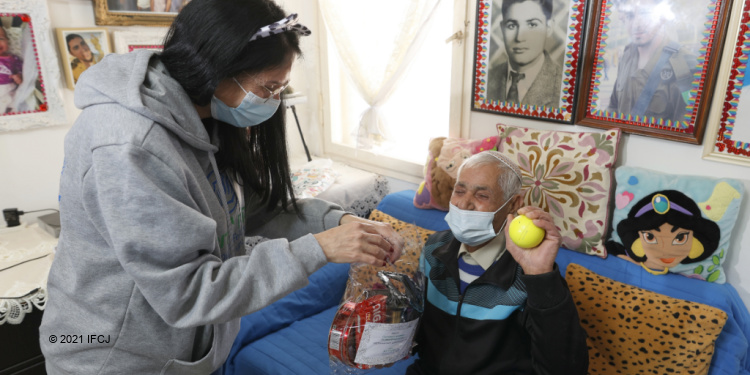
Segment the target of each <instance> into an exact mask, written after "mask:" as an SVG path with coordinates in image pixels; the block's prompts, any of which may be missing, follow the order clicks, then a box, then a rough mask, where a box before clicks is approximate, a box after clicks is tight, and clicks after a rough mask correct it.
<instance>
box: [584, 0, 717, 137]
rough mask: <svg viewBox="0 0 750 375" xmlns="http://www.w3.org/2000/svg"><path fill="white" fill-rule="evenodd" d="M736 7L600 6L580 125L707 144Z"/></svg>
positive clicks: (699, 0) (693, 1)
mask: <svg viewBox="0 0 750 375" xmlns="http://www.w3.org/2000/svg"><path fill="white" fill-rule="evenodd" d="M730 5H731V4H730V1H729V0H603V1H596V2H594V5H593V6H592V14H593V15H594V17H592V21H593V22H592V25H590V27H589V32H588V34H589V36H590V39H589V41H590V43H588V44H587V48H586V55H587V56H589V59H587V61H586V62H585V63H584V67H583V69H582V77H587V79H582V80H581V93H582V96H583V97H584V98H585V100H582V101H581V102H580V103H579V108H578V111H577V119H576V124H580V125H586V126H593V127H599V128H605V129H606V128H612V127H617V128H620V129H622V130H623V131H625V132H628V133H635V134H641V135H646V136H651V137H657V138H664V139H669V140H675V141H681V142H687V143H693V144H700V143H701V141H702V138H703V133H704V127H705V123H706V117H707V115H708V111H709V107H710V101H711V100H710V95H711V92H712V91H713V87H714V81H715V79H716V71H717V70H718V69H717V66H718V65H717V64H718V62H719V57H720V55H721V45H722V44H723V42H724V35H725V33H726V20H727V13H728V9H729V7H730Z"/></svg>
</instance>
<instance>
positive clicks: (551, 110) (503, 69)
mask: <svg viewBox="0 0 750 375" xmlns="http://www.w3.org/2000/svg"><path fill="white" fill-rule="evenodd" d="M585 3H586V2H585V1H583V0H479V1H478V2H477V30H476V31H477V33H476V44H475V54H474V56H475V62H474V81H473V100H472V110H475V111H485V112H492V113H498V114H507V115H513V116H521V117H530V118H535V119H545V120H551V121H556V122H563V123H572V121H573V118H574V116H573V114H574V109H575V98H576V77H577V75H578V66H579V61H580V59H579V55H580V49H581V45H582V36H583V28H584V18H585Z"/></svg>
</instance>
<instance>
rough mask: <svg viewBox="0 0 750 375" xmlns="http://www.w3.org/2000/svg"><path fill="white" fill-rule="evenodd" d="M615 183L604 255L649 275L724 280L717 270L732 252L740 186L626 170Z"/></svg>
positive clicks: (727, 181) (729, 181) (617, 173)
mask: <svg viewBox="0 0 750 375" xmlns="http://www.w3.org/2000/svg"><path fill="white" fill-rule="evenodd" d="M615 179H616V181H617V188H616V190H615V210H614V214H613V218H612V228H613V231H612V235H611V238H610V239H609V241H607V243H606V246H607V251H608V253H610V254H612V255H617V256H619V257H621V258H624V259H627V260H630V261H632V262H634V263H637V264H640V265H641V266H642V267H643V268H644V269H646V270H647V271H649V272H650V273H653V274H664V273H667V272H675V273H679V274H682V275H685V276H688V277H692V278H697V279H702V280H706V281H709V282H715V283H720V284H721V283H725V282H726V275H725V274H724V270H723V269H722V267H721V266H722V263H723V262H724V259H726V255H727V251H730V249H731V241H730V239H731V235H732V229H733V228H734V223H735V221H736V220H737V215H738V213H739V209H740V203H741V202H742V195H743V194H744V186H743V184H741V183H740V182H739V181H736V180H732V179H728V178H721V179H714V178H708V177H698V176H684V175H671V174H666V173H660V172H654V171H650V170H646V169H641V168H634V167H626V166H623V167H619V168H617V169H616V170H615Z"/></svg>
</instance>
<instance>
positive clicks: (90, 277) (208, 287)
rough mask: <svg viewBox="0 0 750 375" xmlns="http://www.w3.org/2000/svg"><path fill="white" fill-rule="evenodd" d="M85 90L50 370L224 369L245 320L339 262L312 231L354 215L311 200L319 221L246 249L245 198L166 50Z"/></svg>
mask: <svg viewBox="0 0 750 375" xmlns="http://www.w3.org/2000/svg"><path fill="white" fill-rule="evenodd" d="M75 94H76V95H75V104H76V106H78V107H79V108H81V109H83V112H82V113H81V114H80V115H79V117H78V119H77V120H76V122H75V124H74V125H73V127H72V128H71V130H70V132H69V133H68V134H67V136H66V138H65V162H64V165H63V172H62V176H61V181H60V214H61V227H62V231H61V233H60V239H59V244H58V247H57V252H56V255H55V260H54V263H53V265H52V269H51V271H50V274H49V281H48V291H49V299H48V302H47V306H46V311H45V312H44V318H43V320H42V325H41V327H40V343H41V346H42V351H43V353H44V356H45V358H46V366H47V373H49V374H65V373H67V374H157V373H160V374H207V373H210V372H211V371H213V370H215V369H216V368H218V367H219V366H220V365H221V364H222V363H223V362H224V360H225V359H226V357H227V355H228V353H229V350H230V348H231V346H232V342H233V340H234V338H235V336H236V335H237V332H238V330H239V318H240V317H242V316H243V315H246V314H249V313H251V312H253V311H256V310H258V309H260V308H262V307H264V306H266V305H268V304H270V303H272V302H274V301H275V300H277V299H279V298H281V297H283V296H284V295H286V294H288V293H290V292H292V291H294V290H296V289H298V288H300V287H302V286H304V285H306V284H307V277H308V276H309V275H310V274H311V273H312V272H314V271H315V270H317V269H318V268H320V267H321V266H323V265H324V264H325V262H326V258H325V255H324V254H323V251H322V249H321V248H320V245H319V244H318V242H317V241H316V240H315V238H314V237H313V236H312V235H311V234H309V233H316V232H319V231H323V230H326V229H329V228H332V227H335V226H336V225H338V222H339V220H340V218H341V216H342V215H343V214H344V212H343V211H341V210H340V208H338V207H335V206H333V205H330V204H328V203H327V202H323V201H317V200H311V201H301V202H300V203H301V207H302V211H303V215H302V216H303V217H304V218H305V220H300V219H299V218H298V217H297V216H296V215H279V216H277V218H276V219H275V220H273V221H271V222H269V223H267V224H266V225H265V226H264V228H270V229H272V231H271V230H269V231H267V232H264V231H263V228H256V230H254V232H255V233H254V234H258V233H260V234H267V235H266V237H271V238H272V237H276V236H277V235H281V234H283V235H284V237H286V238H288V239H290V240H287V239H275V240H270V241H266V242H263V243H261V244H259V245H257V246H256V247H255V248H254V249H253V250H252V251H251V252H250V253H249V254H247V255H245V249H244V245H243V244H244V222H245V218H244V212H245V208H244V207H245V205H243V203H242V193H241V192H238V191H237V194H235V192H236V190H237V189H233V188H232V184H231V183H227V181H226V176H224V178H223V179H219V181H221V180H224V182H225V183H224V184H222V183H221V182H217V175H218V171H217V167H216V161H215V159H214V153H215V152H216V151H217V148H216V146H214V145H212V144H211V142H210V139H209V136H208V134H207V132H206V130H205V127H204V125H203V124H202V122H201V120H200V118H199V117H198V114H197V112H196V110H195V108H194V107H193V104H192V103H191V101H190V100H189V98H188V97H187V94H186V93H185V92H184V90H183V89H182V88H181V86H180V85H179V84H178V83H177V82H176V81H175V80H174V79H172V78H171V77H170V76H169V74H168V72H167V71H166V69H165V68H164V65H163V64H162V63H161V62H160V61H159V59H158V57H157V56H155V55H154V54H153V52H148V51H138V52H134V53H129V54H125V55H109V56H107V57H106V58H104V59H103V60H102V61H101V62H100V63H98V64H96V65H94V66H92V67H91V68H89V69H88V70H87V71H86V72H85V73H84V74H83V75H82V76H81V79H80V80H79V82H78V83H77V85H76V93H75ZM222 186H224V188H223V189H221V187H222ZM248 203H249V206H250V207H257V206H258V202H248ZM291 239H294V240H291ZM290 241H291V242H290ZM53 335H54V336H55V337H56V339H57V340H56V341H55V340H54V339H52V336H53ZM53 341H55V342H53ZM63 341H66V342H65V343H64V342H63ZM68 341H72V343H68Z"/></svg>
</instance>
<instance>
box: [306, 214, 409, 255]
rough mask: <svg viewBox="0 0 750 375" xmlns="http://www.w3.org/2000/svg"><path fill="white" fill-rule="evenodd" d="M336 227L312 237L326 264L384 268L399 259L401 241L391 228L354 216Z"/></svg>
mask: <svg viewBox="0 0 750 375" xmlns="http://www.w3.org/2000/svg"><path fill="white" fill-rule="evenodd" d="M339 224H340V225H339V226H338V227H336V228H332V229H329V230H327V231H325V232H321V233H318V234H315V235H314V236H315V239H316V240H318V243H319V244H320V247H322V248H323V253H325V255H326V258H327V259H328V261H329V262H333V263H367V264H372V265H375V266H384V265H386V262H391V263H393V262H395V261H396V260H398V258H400V257H401V251H402V249H403V247H404V239H403V238H402V237H401V236H400V235H399V234H398V233H396V231H395V230H394V229H393V228H392V227H391V226H390V225H388V224H385V223H381V222H377V221H371V220H367V219H362V218H360V217H357V216H354V215H344V216H343V217H342V218H341V221H340V222H339Z"/></svg>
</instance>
